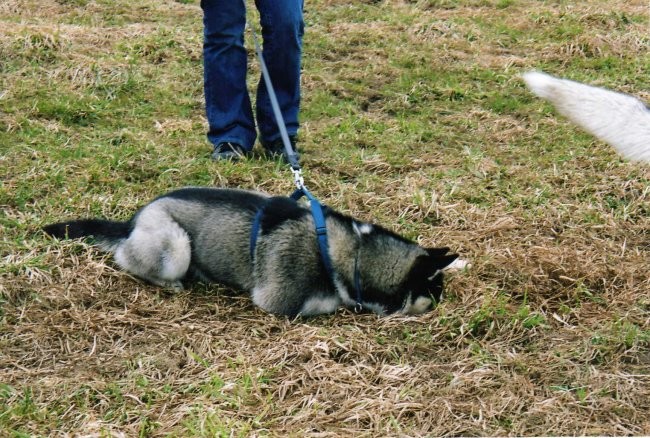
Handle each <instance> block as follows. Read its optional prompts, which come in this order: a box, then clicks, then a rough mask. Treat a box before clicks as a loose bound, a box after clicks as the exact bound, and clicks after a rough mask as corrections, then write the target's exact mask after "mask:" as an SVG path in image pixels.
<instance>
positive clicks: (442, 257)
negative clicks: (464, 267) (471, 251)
mask: <svg viewBox="0 0 650 438" xmlns="http://www.w3.org/2000/svg"><path fill="white" fill-rule="evenodd" d="M426 251H427V255H428V259H429V263H430V265H432V266H433V269H434V270H435V271H438V270H442V269H445V268H446V267H447V266H449V265H450V264H452V263H453V262H454V260H456V259H457V258H458V254H447V253H448V252H449V248H447V247H444V248H426Z"/></svg>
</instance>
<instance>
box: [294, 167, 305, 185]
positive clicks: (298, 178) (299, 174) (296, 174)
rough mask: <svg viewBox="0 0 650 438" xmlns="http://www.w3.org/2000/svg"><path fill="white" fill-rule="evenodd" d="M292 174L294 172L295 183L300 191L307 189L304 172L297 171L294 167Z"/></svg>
mask: <svg viewBox="0 0 650 438" xmlns="http://www.w3.org/2000/svg"><path fill="white" fill-rule="evenodd" d="M291 172H293V182H294V184H295V185H296V187H297V188H298V189H304V188H305V180H304V179H303V177H302V170H301V169H300V168H298V169H296V168H294V167H293V166H292V167H291Z"/></svg>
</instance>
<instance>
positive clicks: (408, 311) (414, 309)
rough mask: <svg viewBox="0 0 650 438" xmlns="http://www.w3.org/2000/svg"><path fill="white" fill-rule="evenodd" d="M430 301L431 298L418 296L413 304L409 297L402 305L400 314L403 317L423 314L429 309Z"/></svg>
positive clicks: (411, 298)
mask: <svg viewBox="0 0 650 438" xmlns="http://www.w3.org/2000/svg"><path fill="white" fill-rule="evenodd" d="M432 301H433V300H432V299H431V298H428V297H425V296H420V297H417V298H416V300H415V302H413V297H412V296H411V295H409V297H408V299H407V300H406V304H404V307H403V308H402V310H401V313H403V314H404V315H419V314H420V313H424V312H426V311H427V310H428V309H429V306H430V305H431V302H432Z"/></svg>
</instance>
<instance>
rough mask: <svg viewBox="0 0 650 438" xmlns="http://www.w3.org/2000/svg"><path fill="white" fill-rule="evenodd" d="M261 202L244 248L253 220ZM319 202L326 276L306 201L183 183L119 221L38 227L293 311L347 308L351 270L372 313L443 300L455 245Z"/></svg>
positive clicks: (177, 279) (173, 276)
mask: <svg viewBox="0 0 650 438" xmlns="http://www.w3.org/2000/svg"><path fill="white" fill-rule="evenodd" d="M262 206H264V215H263V216H262V221H261V227H260V232H259V238H258V240H257V245H256V247H255V253H254V254H253V256H252V257H251V254H250V233H251V228H252V223H253V220H254V217H255V214H256V212H257V211H258V210H259V209H260V208H261V207H262ZM324 210H325V216H326V223H327V233H328V239H329V252H330V257H331V260H332V265H333V268H334V272H335V275H334V280H333V281H332V280H331V279H330V277H329V276H328V273H327V272H326V270H325V268H324V266H323V264H322V262H321V258H320V254H319V248H318V243H317V239H316V233H315V231H314V222H313V219H312V216H311V213H310V210H309V209H308V208H307V207H306V206H304V205H303V204H301V203H299V202H296V201H294V200H292V199H290V198H287V197H271V196H269V195H267V194H263V193H259V192H253V191H246V190H239V189H217V188H198V187H195V188H192V187H190V188H184V189H179V190H176V191H172V192H170V193H167V194H165V195H163V196H160V197H158V198H156V199H154V200H153V201H152V202H150V203H149V204H147V205H145V206H144V207H143V208H141V209H140V210H139V211H138V212H136V214H135V215H134V216H133V218H131V219H130V220H129V221H126V222H115V221H108V220H102V219H82V220H73V221H68V222H60V223H56V224H52V225H48V226H46V227H45V228H44V230H45V231H46V232H47V233H48V234H50V235H52V236H55V237H57V238H65V237H68V238H79V237H86V236H92V237H93V238H94V239H95V241H96V243H97V244H99V246H100V247H101V248H103V249H104V250H107V251H110V252H112V253H113V254H114V258H115V261H116V262H117V264H118V265H119V266H120V267H121V268H123V269H124V270H126V271H128V272H130V273H132V274H134V275H135V276H137V277H140V278H142V279H144V280H147V281H149V282H151V283H153V284H156V285H159V286H163V287H171V288H174V289H180V288H182V287H183V285H184V283H186V282H189V281H192V280H198V281H201V282H206V283H212V282H215V283H221V284H224V285H227V286H230V287H232V288H234V289H238V290H242V291H248V292H249V293H250V294H251V297H252V300H253V302H254V303H255V304H256V305H257V306H259V307H260V308H262V309H264V310H266V311H268V312H271V313H275V314H281V315H288V316H291V317H293V316H296V315H302V316H310V315H316V314H323V313H331V312H334V311H335V310H336V309H338V308H339V307H341V306H347V307H353V306H354V305H355V304H356V299H355V295H356V294H355V291H356V289H355V284H354V275H355V269H357V270H358V273H359V278H360V283H361V297H362V305H363V307H364V308H365V309H368V310H372V311H374V312H376V313H379V314H391V313H404V314H418V313H423V312H425V311H427V310H429V309H431V308H432V307H433V305H434V304H435V302H437V301H439V300H440V299H441V297H442V287H443V270H444V269H445V268H447V267H448V266H449V265H452V264H453V266H454V267H459V265H458V260H456V258H457V255H456V254H448V248H430V249H427V248H423V247H421V246H419V245H417V244H415V243H413V242H410V241H408V240H407V239H404V238H402V237H400V236H398V235H396V234H394V233H392V232H390V231H388V230H386V229H384V228H382V227H380V226H377V225H372V224H368V223H361V222H358V221H355V220H354V219H352V218H350V217H347V216H345V215H342V214H340V213H337V212H335V211H334V210H331V209H329V208H327V207H325V208H324ZM462 266H463V264H462V263H461V265H460V267H462ZM355 267H356V268H355Z"/></svg>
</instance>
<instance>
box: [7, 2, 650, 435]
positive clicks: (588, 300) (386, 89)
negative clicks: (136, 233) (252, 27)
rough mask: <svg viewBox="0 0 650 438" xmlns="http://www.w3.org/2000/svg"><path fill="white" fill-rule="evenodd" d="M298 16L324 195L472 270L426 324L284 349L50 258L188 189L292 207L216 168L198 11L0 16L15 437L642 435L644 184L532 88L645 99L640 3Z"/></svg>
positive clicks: (240, 305)
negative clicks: (49, 227)
mask: <svg viewBox="0 0 650 438" xmlns="http://www.w3.org/2000/svg"><path fill="white" fill-rule="evenodd" d="M307 8H308V10H307V17H308V24H309V27H308V33H307V40H306V54H305V74H304V94H305V104H304V114H305V116H304V118H305V120H304V124H303V126H304V129H303V131H302V133H301V134H302V141H301V146H302V147H303V150H304V151H305V153H304V165H305V171H306V173H307V178H308V184H309V187H310V189H311V190H312V191H313V192H314V193H316V194H318V195H319V196H320V197H321V198H322V199H323V200H324V201H326V202H327V203H328V204H330V205H332V206H333V207H336V208H337V209H340V210H342V211H345V212H346V213H349V214H352V215H355V216H357V217H359V218H362V219H366V220H373V221H377V222H379V223H382V224H384V225H386V226H388V227H390V228H393V229H395V230H396V231H399V232H401V233H404V234H406V235H407V236H409V237H412V238H414V239H417V240H418V241H419V242H420V243H422V244H424V245H434V244H440V243H444V244H448V245H450V246H452V248H453V249H454V250H457V251H458V252H459V253H461V254H462V255H463V256H464V257H466V258H469V259H470V260H471V261H472V264H473V267H472V269H471V270H470V271H468V272H463V273H458V274H456V275H454V276H452V277H451V279H450V281H449V283H448V286H447V291H448V294H447V295H448V299H447V300H446V301H445V302H443V303H442V304H441V305H440V306H438V308H437V309H436V310H435V311H434V312H432V313H430V314H427V315H424V316H421V317H390V318H380V317H377V316H373V315H356V314H354V313H352V312H349V311H343V310H342V311H340V312H338V313H337V314H336V315H331V316H326V317H320V318H313V319H309V320H296V321H288V320H286V319H284V318H278V317H275V316H271V315H267V314H265V313H263V312H261V311H260V310H259V309H256V308H254V307H253V306H252V304H251V302H250V300H249V299H248V298H246V297H242V296H238V295H236V294H234V293H232V291H228V290H225V289H223V288H220V287H217V286H211V287H208V286H197V287H196V288H195V289H193V290H191V291H186V292H183V293H180V294H177V295H171V294H168V293H165V292H164V291H161V290H160V289H158V288H156V287H153V286H149V285H146V284H143V283H141V282H140V281H138V280H136V279H134V278H131V277H129V276H128V275H126V274H124V273H122V272H119V271H118V270H116V269H115V266H114V264H113V263H112V261H111V260H110V258H108V257H106V256H102V255H101V254H99V253H98V252H97V251H95V250H94V249H92V248H91V247H89V246H87V245H86V244H83V243H80V242H53V241H51V240H49V239H47V238H45V237H44V236H43V235H42V234H40V233H39V231H38V229H39V227H40V226H41V225H43V224H44V223H46V222H50V221H52V220H55V219H59V218H60V217H62V216H65V217H69V216H88V215H93V216H99V215H102V216H107V217H119V218H124V217H127V216H128V215H130V214H131V213H132V212H133V211H135V209H136V208H137V206H138V205H141V204H142V203H143V202H145V201H146V200H148V199H150V198H151V197H152V196H155V195H156V194H158V193H160V192H162V191H164V190H167V189H169V188H172V187H176V186H180V185H186V184H215V185H228V186H240V187H248V188H259V189H263V190H266V191H269V192H273V193H289V191H290V190H291V182H290V180H289V177H288V175H287V173H288V172H286V170H285V169H283V168H280V167H278V166H275V165H273V164H271V163H269V162H266V161H263V160H257V159H254V160H250V161H247V162H244V163H240V164H236V165H230V164H223V165H222V164H214V163H211V162H210V161H209V160H207V159H205V158H203V156H204V155H206V154H207V152H208V148H207V146H206V144H205V140H204V138H203V132H204V129H205V124H204V120H203V108H202V100H201V99H202V97H201V92H202V90H201V84H200V78H201V71H200V32H201V24H200V11H199V9H198V5H197V4H196V2H194V3H193V4H182V3H179V2H171V1H166V2H159V1H149V0H138V1H129V2H127V1H116V2H102V1H86V0H69V1H66V0H59V1H53V0H48V1H43V2H35V1H27V0H5V1H3V2H2V3H0V23H1V24H0V56H1V57H2V59H1V60H0V62H2V61H4V62H5V64H4V65H2V66H0V75H1V78H2V79H1V80H2V82H1V84H2V86H1V88H0V105H1V106H0V109H1V111H0V131H1V132H0V145H1V146H0V152H1V154H0V180H1V181H2V183H1V185H0V205H1V207H2V213H1V214H0V220H1V222H0V223H1V225H2V227H3V231H2V236H1V237H0V275H1V276H2V277H1V283H0V305H1V306H2V307H1V308H0V430H2V429H4V430H3V431H2V432H0V435H9V436H12V435H15V436H23V435H43V436H48V435H50V436H56V435H65V434H70V435H91V436H105V435H114V436H134V435H138V434H139V435H142V436H160V435H167V434H169V435H171V436H206V435H207V436H212V435H220V436H230V435H238V436H239V435H255V436H257V435H272V436H286V435H289V436H304V435H309V436H442V435H471V436H474V435H476V436H479V435H480V436H485V435H492V436H494V435H521V436H524V435H526V436H530V435H649V434H650V420H649V419H648V412H650V372H649V371H650V349H649V346H650V313H649V310H650V298H649V296H648V291H650V279H649V276H648V264H649V260H650V218H649V212H650V207H649V205H650V187H649V181H650V168H648V167H644V166H642V165H640V164H631V163H626V162H623V161H621V160H619V159H618V157H616V155H615V154H614V152H613V151H611V150H610V149H609V148H608V147H607V146H606V145H604V144H601V143H598V142H595V141H594V140H593V139H591V138H590V137H588V136H586V135H583V134H581V133H578V132H577V131H576V130H575V129H574V128H573V127H572V126H571V125H570V124H568V123H566V122H565V121H564V120H562V119H561V118H559V117H557V116H556V115H555V114H553V113H552V112H551V111H550V110H549V109H548V107H544V105H543V103H542V102H539V101H535V100H534V99H533V98H532V97H531V96H530V95H529V94H528V93H527V92H526V91H525V90H524V89H523V87H522V84H521V82H520V81H519V79H518V77H517V74H518V73H519V72H521V71H524V70H527V69H530V68H533V67H539V66H541V67H544V68H549V69H551V70H552V72H554V73H557V74H563V73H566V74H568V75H572V76H573V77H575V78H576V79H582V80H590V81H592V82H594V83H599V84H601V85H605V86H611V87H614V88H616V89H618V90H621V91H627V92H633V93H635V94H637V95H639V96H642V97H645V98H647V97H648V94H647V89H648V85H649V84H650V82H649V81H648V78H647V65H648V54H647V50H646V48H647V43H648V36H647V30H648V5H647V2H645V1H624V0H613V1H611V0H608V1H589V2H561V1H560V2H539V1H533V0H522V1H510V2H509V1H491V0H418V1H383V2H371V1H368V2H356V3H355V2H352V3H351V2H349V1H340V0H314V1H311V2H307ZM252 68H255V67H254V66H252ZM592 79H593V80H592ZM50 104H51V105H50ZM2 142H4V143H2ZM5 144H6V145H8V147H6V146H4V145H5ZM21 434H22V435H21Z"/></svg>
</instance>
